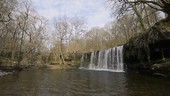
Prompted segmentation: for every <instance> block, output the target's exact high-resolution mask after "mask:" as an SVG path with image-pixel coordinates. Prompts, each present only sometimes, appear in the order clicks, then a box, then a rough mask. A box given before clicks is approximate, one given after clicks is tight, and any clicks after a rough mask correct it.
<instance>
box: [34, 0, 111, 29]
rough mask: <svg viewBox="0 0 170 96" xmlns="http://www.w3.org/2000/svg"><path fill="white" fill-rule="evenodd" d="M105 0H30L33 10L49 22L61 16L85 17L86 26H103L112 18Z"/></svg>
mask: <svg viewBox="0 0 170 96" xmlns="http://www.w3.org/2000/svg"><path fill="white" fill-rule="evenodd" d="M105 1H106V0H32V2H33V6H34V8H35V10H36V11H37V12H38V13H39V14H40V15H42V16H44V17H45V18H47V19H48V20H49V22H51V23H52V22H53V20H54V19H57V18H59V17H62V16H67V17H75V16H77V17H80V18H83V19H85V22H86V24H87V27H88V28H92V27H96V26H99V27H103V26H104V25H105V24H106V23H108V22H109V21H111V20H112V18H111V16H110V13H111V12H110V10H109V8H107V7H106V5H105Z"/></svg>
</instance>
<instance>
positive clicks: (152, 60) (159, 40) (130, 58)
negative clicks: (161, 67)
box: [124, 19, 170, 70]
mask: <svg viewBox="0 0 170 96" xmlns="http://www.w3.org/2000/svg"><path fill="white" fill-rule="evenodd" d="M169 59H170V20H169V19H165V20H162V21H160V22H158V23H156V24H155V25H154V26H153V27H151V28H150V29H149V30H147V31H146V32H144V33H141V34H139V35H138V36H136V37H133V38H131V39H130V40H129V42H127V43H126V44H125V45H124V62H125V64H126V65H127V67H128V69H134V70H146V69H148V70H152V67H153V65H154V64H157V63H160V62H161V63H162V62H167V61H169ZM165 69H166V68H165ZM168 70H169V69H168Z"/></svg>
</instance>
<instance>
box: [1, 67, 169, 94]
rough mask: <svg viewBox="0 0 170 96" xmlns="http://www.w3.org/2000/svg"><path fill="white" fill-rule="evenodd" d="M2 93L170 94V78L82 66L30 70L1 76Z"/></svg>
mask: <svg viewBox="0 0 170 96" xmlns="http://www.w3.org/2000/svg"><path fill="white" fill-rule="evenodd" d="M0 96H170V80H169V79H167V78H160V77H152V76H145V75H139V74H130V73H114V72H97V71H89V70H78V69H77V70H48V69H43V70H42V69H41V70H30V71H22V72H20V73H18V74H13V75H8V76H4V77H0Z"/></svg>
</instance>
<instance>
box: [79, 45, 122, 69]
mask: <svg viewBox="0 0 170 96" xmlns="http://www.w3.org/2000/svg"><path fill="white" fill-rule="evenodd" d="M85 55H87V54H83V56H82V58H81V59H82V60H83V61H82V60H81V65H80V69H88V70H99V71H113V72H123V71H124V68H123V46H118V47H114V48H110V49H107V50H102V51H96V52H91V53H90V55H89V56H88V57H87V56H86V58H85ZM85 59H86V60H85Z"/></svg>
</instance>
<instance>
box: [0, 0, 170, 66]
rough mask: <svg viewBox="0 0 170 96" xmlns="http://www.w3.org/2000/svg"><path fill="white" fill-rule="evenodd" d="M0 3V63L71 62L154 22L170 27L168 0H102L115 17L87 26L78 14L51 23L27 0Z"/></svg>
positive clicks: (126, 38)
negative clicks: (102, 22) (103, 23)
mask: <svg viewBox="0 0 170 96" xmlns="http://www.w3.org/2000/svg"><path fill="white" fill-rule="evenodd" d="M0 5H1V7H0V45H1V46H0V64H1V66H22V65H24V66H30V65H31V66H32V65H44V64H60V65H70V64H77V63H80V58H81V55H82V54H83V53H88V52H93V51H98V50H104V49H108V48H112V47H115V46H118V45H123V44H126V43H128V42H129V41H130V40H131V38H133V37H136V36H140V34H141V33H145V32H146V31H147V30H148V29H150V28H152V27H153V26H155V23H160V25H161V24H162V25H164V23H167V25H166V26H163V27H161V28H160V31H161V32H163V31H165V30H166V31H168V32H169V27H170V26H169V23H168V22H169V21H170V16H169V14H170V7H169V6H170V1H169V0H132V1H131V0H118V1H115V0H107V1H106V2H105V6H107V7H108V8H109V9H110V10H112V14H111V16H114V17H116V19H115V20H113V21H110V22H108V23H107V24H106V25H105V26H104V27H93V28H90V29H88V28H87V25H86V20H85V19H84V18H81V17H78V16H74V17H68V16H66V15H64V16H61V17H60V18H57V19H55V20H54V23H53V24H52V25H51V24H49V22H48V19H46V18H45V17H43V16H40V15H39V14H38V12H36V10H35V9H34V7H33V6H32V2H31V1H30V0H12V1H11V0H1V1H0ZM163 20H164V21H163ZM162 22H163V23H162ZM51 26H52V28H51ZM158 27H160V26H158ZM146 52H147V51H146ZM148 58H149V57H148Z"/></svg>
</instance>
